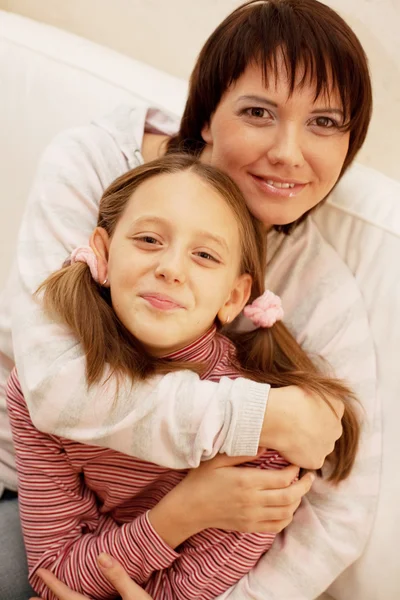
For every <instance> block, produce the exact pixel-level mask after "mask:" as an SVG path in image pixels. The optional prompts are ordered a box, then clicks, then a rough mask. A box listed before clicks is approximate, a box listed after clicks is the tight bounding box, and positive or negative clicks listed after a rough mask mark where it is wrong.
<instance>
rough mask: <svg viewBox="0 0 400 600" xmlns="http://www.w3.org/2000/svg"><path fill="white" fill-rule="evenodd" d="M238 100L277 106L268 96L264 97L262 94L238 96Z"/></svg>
mask: <svg viewBox="0 0 400 600" xmlns="http://www.w3.org/2000/svg"><path fill="white" fill-rule="evenodd" d="M238 102H257V103H258V104H268V105H269V106H273V107H274V108H278V105H277V103H276V102H272V100H269V99H268V98H264V96H257V95H253V94H250V95H245V96H239V98H238Z"/></svg>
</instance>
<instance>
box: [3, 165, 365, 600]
mask: <svg viewBox="0 0 400 600" xmlns="http://www.w3.org/2000/svg"><path fill="white" fill-rule="evenodd" d="M264 238H265V235H264V232H263V230H262V227H261V226H260V225H259V224H258V223H257V222H256V220H255V219H254V218H253V217H252V216H251V215H250V213H249V212H248V210H247V208H246V204H245V201H244V199H243V197H242V195H241V193H240V191H239V189H238V188H237V187H236V185H235V184H234V183H233V182H232V181H231V180H230V179H229V178H228V177H227V176H226V175H223V174H222V173H221V172H219V171H218V170H216V169H215V168H212V167H209V166H206V165H203V164H201V163H199V162H198V161H197V160H196V159H194V158H192V157H188V156H183V155H182V156H174V155H170V156H168V157H165V158H163V159H159V160H156V161H153V162H151V163H148V164H146V165H143V166H141V167H139V168H138V169H135V170H133V171H129V172H128V173H126V174H125V175H123V176H121V177H120V178H119V179H117V180H116V181H115V182H114V183H113V184H112V185H111V186H110V187H109V188H108V189H107V190H106V192H105V193H104V195H103V197H102V200H101V202H100V214H99V220H98V227H97V228H96V230H95V231H94V233H93V235H92V237H91V240H90V247H84V248H77V249H76V250H75V251H74V252H73V253H72V255H71V258H70V259H69V261H68V263H69V264H67V265H66V266H64V267H63V268H62V269H60V270H59V271H58V272H56V273H55V274H54V275H52V276H51V277H50V278H49V279H47V280H46V281H45V282H44V284H43V285H42V286H41V288H40V291H42V292H44V296H43V302H44V306H45V309H46V311H47V312H48V313H50V314H51V315H52V316H53V317H55V318H56V319H58V320H59V321H61V322H62V323H64V324H65V325H66V326H68V327H69V329H70V330H71V334H72V335H74V336H75V337H76V338H78V339H79V341H80V343H81V345H82V347H83V349H84V351H85V353H86V374H87V382H88V385H89V386H91V385H92V384H94V383H98V382H102V384H103V386H104V389H105V390H106V389H109V387H110V386H112V385H114V384H116V388H115V389H116V394H115V400H114V402H115V410H116V411H117V412H118V392H119V386H120V385H122V381H123V380H124V379H123V378H124V376H128V377H129V378H130V379H131V381H132V383H133V382H134V381H137V380H146V379H147V378H148V377H149V376H151V375H154V374H157V373H167V372H170V371H173V370H178V369H193V370H195V371H196V372H198V373H199V374H200V375H201V377H202V378H203V379H210V380H214V381H217V380H219V379H220V378H221V377H223V376H225V377H229V378H236V377H240V376H245V377H247V378H249V379H253V380H255V381H259V382H266V383H267V382H268V383H270V384H272V385H276V386H286V385H297V386H301V387H303V388H305V389H306V390H309V391H312V392H314V393H317V394H319V395H321V397H322V398H324V399H326V401H327V402H329V397H330V396H336V397H340V398H341V399H342V400H343V401H344V402H345V404H346V410H345V416H344V420H343V423H344V431H343V436H342V437H341V439H340V440H339V441H338V443H337V445H336V448H335V451H334V453H333V455H332V456H331V460H330V463H331V473H330V479H331V480H332V481H333V482H338V481H341V480H342V479H344V478H345V477H346V476H347V475H348V474H349V472H350V470H351V467H352V464H353V462H354V458H355V453H356V449H357V443H358V433H359V431H358V424H357V418H356V413H355V409H354V407H353V406H352V404H353V402H354V397H353V395H352V393H351V392H350V391H349V390H348V389H347V387H346V386H345V385H344V384H343V383H341V382H339V381H337V380H334V379H330V378H328V377H325V376H324V375H323V374H322V373H321V372H320V371H319V370H318V369H317V367H316V366H314V364H313V363H312V362H311V360H310V359H309V358H308V357H307V356H306V354H305V353H304V352H303V351H302V350H301V348H300V347H299V346H298V344H297V343H296V342H295V340H294V339H293V338H292V336H291V335H290V333H289V332H288V331H287V330H286V328H285V327H284V325H283V324H282V323H281V322H280V320H281V319H282V316H283V310H282V307H281V305H280V300H279V298H278V297H277V296H275V295H274V294H272V293H271V292H269V291H264V272H263V271H264V265H265V240H264ZM249 300H250V304H248V306H246V307H245V305H246V304H247V303H248V301H249ZM244 307H245V308H244ZM243 308H244V314H245V315H246V317H247V318H248V320H247V323H246V322H244V323H243V324H242V328H243V329H244V331H243V332H242V333H237V332H234V331H230V324H231V323H232V321H233V320H234V319H235V318H236V317H237V316H238V315H239V314H240V313H241V311H242V309H243ZM249 324H250V325H251V327H250V328H249V327H248V326H249ZM221 328H222V331H223V333H221V332H220V330H221ZM71 385H73V382H71ZM61 392H62V390H60V393H61ZM8 398H9V411H10V418H11V423H12V429H13V438H14V443H15V447H16V453H17V466H18V472H19V496H20V507H21V519H22V524H23V530H24V536H25V543H26V548H27V553H28V563H29V567H30V582H31V584H32V585H33V587H34V588H35V589H36V590H37V591H38V592H39V593H41V594H42V595H43V597H44V598H53V596H52V594H51V593H50V592H49V591H48V590H47V591H46V589H45V586H44V585H43V582H42V581H41V580H40V579H39V577H38V576H37V574H36V571H37V569H38V568H48V569H50V570H51V571H53V573H55V574H56V575H57V576H58V577H60V578H61V579H62V580H63V581H64V582H65V583H67V584H68V585H69V586H71V587H72V588H74V589H75V590H77V591H80V592H82V593H84V594H87V595H89V596H90V597H92V598H98V599H103V598H112V597H115V591H114V590H113V588H112V586H111V585H110V584H109V582H107V581H106V580H105V579H104V578H102V577H101V576H99V574H98V571H97V569H96V567H95V562H96V557H97V556H98V555H99V553H101V552H108V553H110V554H112V555H113V556H115V557H116V558H117V559H119V560H120V561H121V563H122V564H123V565H124V567H125V568H126V570H127V572H128V573H129V575H130V577H132V578H133V579H134V580H135V581H137V582H138V583H140V584H142V585H143V586H144V587H145V589H146V590H147V591H148V592H149V593H150V594H151V595H152V597H153V598H178V599H179V598H182V599H183V598H187V599H189V598H190V599H192V598H201V599H204V600H206V599H211V598H214V597H215V596H216V595H217V594H220V593H222V592H223V591H225V590H226V589H227V588H228V587H229V586H231V585H232V584H234V583H235V582H236V581H238V580H239V579H240V578H241V577H242V576H243V575H244V574H245V573H246V572H248V571H249V570H250V569H251V568H252V567H253V566H254V565H255V564H256V562H257V561H258V559H259V558H260V556H261V555H262V554H263V553H265V552H266V551H267V550H268V549H269V548H270V546H271V544H272V542H273V538H274V535H273V534H271V533H270V532H268V531H263V530H262V528H261V531H260V532H259V533H248V534H247V533H237V532H226V531H221V530H217V529H212V528H210V529H206V530H204V531H191V532H189V534H188V532H185V533H182V532H179V531H178V532H176V533H175V535H174V537H173V539H171V538H168V536H165V535H162V531H163V526H162V512H161V513H160V511H159V510H157V505H160V506H161V503H160V501H161V500H162V498H163V497H165V495H166V494H168V492H170V491H171V490H172V489H173V488H174V487H175V486H176V485H177V484H178V483H179V482H180V481H181V480H182V479H183V477H184V476H185V475H186V471H173V470H170V469H166V468H165V467H161V466H157V465H155V464H152V463H147V462H144V461H142V460H139V459H135V458H131V457H129V456H126V455H123V454H120V453H118V452H116V451H114V450H108V449H105V448H100V447H94V446H88V445H84V444H80V443H78V442H75V441H71V440H67V439H64V438H60V437H56V436H52V435H46V434H43V433H41V432H39V431H38V430H37V429H36V428H35V427H34V424H33V423H32V422H31V419H30V417H29V412H28V410H27V407H26V404H25V402H24V398H23V395H22V392H21V389H20V386H19V382H18V378H17V374H16V372H15V371H14V372H13V374H12V376H11V378H10V382H9V386H8ZM91 410H92V411H94V412H95V411H96V405H95V404H94V405H93V406H92V407H91ZM187 426H188V428H189V429H190V423H188V425H187ZM173 428H174V423H173V422H170V421H169V420H168V414H166V416H165V427H164V431H163V435H164V436H165V437H166V438H167V439H168V436H169V435H170V434H171V432H172V430H173ZM175 433H176V432H175ZM195 433H196V432H194V433H193V435H195ZM149 438H150V436H149ZM249 464H250V465H251V466H254V467H259V468H261V469H280V468H282V467H284V466H286V465H287V462H286V461H285V460H284V459H283V458H282V457H281V456H280V455H279V454H278V453H277V452H275V451H273V450H266V451H263V452H261V453H260V454H259V456H258V457H257V458H256V459H255V460H253V461H252V462H251V463H249ZM159 503H160V504H159ZM179 536H181V537H179Z"/></svg>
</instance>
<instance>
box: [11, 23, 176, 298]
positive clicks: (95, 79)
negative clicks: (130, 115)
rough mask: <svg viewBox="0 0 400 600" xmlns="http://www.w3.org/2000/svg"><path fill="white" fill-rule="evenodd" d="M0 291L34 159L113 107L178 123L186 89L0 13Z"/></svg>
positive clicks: (156, 73)
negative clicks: (168, 116) (167, 116)
mask: <svg viewBox="0 0 400 600" xmlns="http://www.w3.org/2000/svg"><path fill="white" fill-rule="evenodd" d="M0 84H1V94H0V131H1V136H0V181H1V186H2V190H1V194H2V197H1V214H2V218H3V223H4V222H7V227H6V228H3V232H2V241H1V259H0V286H1V285H2V284H3V283H4V281H5V276H6V273H7V271H8V269H9V265H10V263H11V258H12V256H13V252H14V240H15V236H16V232H17V229H18V224H19V221H20V218H21V215H22V210H23V208H24V205H25V202H26V198H27V196H28V192H29V188H30V186H31V184H32V179H33V176H34V173H35V170H36V166H37V162H38V159H39V157H40V155H41V153H42V152H43V150H44V148H45V146H46V145H47V144H48V143H49V141H50V140H51V139H52V138H53V137H54V136H55V135H56V134H57V133H58V132H60V131H61V130H63V129H67V128H69V127H74V126H76V125H80V124H86V123H88V122H90V121H91V120H92V119H95V118H99V117H102V116H103V115H104V114H107V113H109V112H111V110H113V109H114V108H115V107H116V106H118V105H119V104H129V103H130V102H132V99H133V98H134V99H135V103H138V102H143V103H145V104H149V103H151V104H152V105H153V106H155V107H157V106H160V107H161V108H163V110H165V111H166V112H169V113H172V114H175V115H180V114H181V113H182V110H183V106H184V101H185V98H186V91H187V84H186V82H184V81H182V80H179V79H177V78H176V77H172V76H171V75H168V74H167V73H163V72H161V71H158V70H157V69H155V68H153V67H150V66H148V65H145V64H144V63H141V62H139V61H135V60H132V59H130V58H127V57H125V56H123V55H121V54H118V53H117V52H114V51H112V50H110V49H108V48H105V47H102V46H100V45H98V44H95V43H93V42H90V41H88V40H84V39H82V38H80V37H78V36H75V35H73V34H70V33H67V32H65V31H61V30H59V29H57V28H55V27H51V26H49V25H45V24H42V23H37V22H36V21H33V20H31V19H27V18H25V17H21V16H19V15H15V14H12V13H8V12H5V11H0Z"/></svg>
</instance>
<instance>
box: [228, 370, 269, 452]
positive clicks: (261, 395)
mask: <svg viewBox="0 0 400 600" xmlns="http://www.w3.org/2000/svg"><path fill="white" fill-rule="evenodd" d="M237 381H238V380H236V382H237ZM241 382H243V383H244V385H243V390H242V395H243V398H242V400H241V402H240V408H239V411H238V416H237V422H236V431H235V437H234V440H233V444H232V450H233V451H232V456H255V455H256V454H257V452H258V448H259V445H260V437H261V431H262V426H263V423H264V415H265V410H266V408H267V401H268V396H269V391H270V389H271V386H270V385H268V384H267V383H257V382H256V381H249V380H248V379H241Z"/></svg>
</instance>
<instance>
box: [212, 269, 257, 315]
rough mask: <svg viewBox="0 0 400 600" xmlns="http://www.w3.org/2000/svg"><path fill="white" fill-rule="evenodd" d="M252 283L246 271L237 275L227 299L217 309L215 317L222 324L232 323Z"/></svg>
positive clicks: (240, 310) (247, 296)
mask: <svg viewBox="0 0 400 600" xmlns="http://www.w3.org/2000/svg"><path fill="white" fill-rule="evenodd" d="M252 284H253V280H252V278H251V275H249V274H248V273H243V275H239V277H237V279H236V282H235V285H234V287H233V288H232V291H231V293H230V296H229V298H228V300H227V301H226V302H225V304H224V305H223V306H222V308H221V309H220V310H219V311H218V315H217V317H218V319H219V320H220V321H221V323H222V325H224V324H225V323H232V321H233V320H234V319H236V317H237V316H238V314H240V313H241V312H242V310H243V308H244V307H245V306H246V303H247V301H248V299H249V298H250V294H251V286H252Z"/></svg>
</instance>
